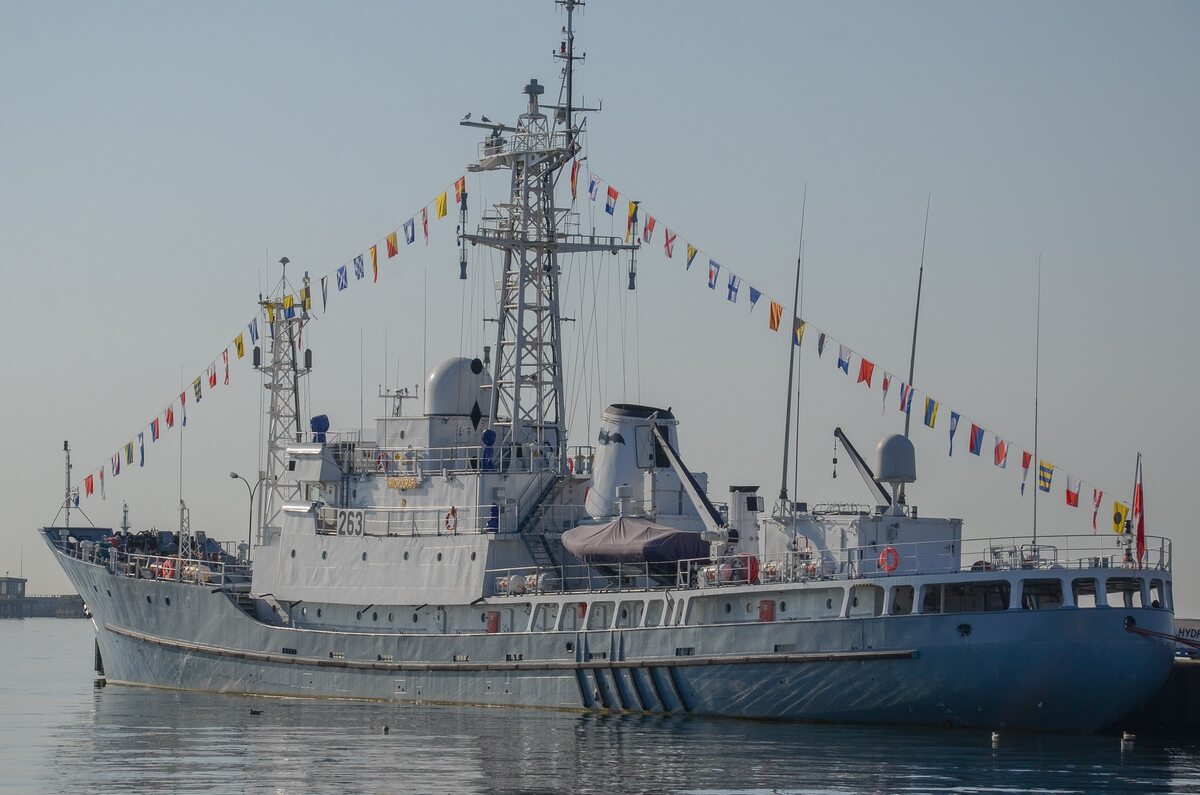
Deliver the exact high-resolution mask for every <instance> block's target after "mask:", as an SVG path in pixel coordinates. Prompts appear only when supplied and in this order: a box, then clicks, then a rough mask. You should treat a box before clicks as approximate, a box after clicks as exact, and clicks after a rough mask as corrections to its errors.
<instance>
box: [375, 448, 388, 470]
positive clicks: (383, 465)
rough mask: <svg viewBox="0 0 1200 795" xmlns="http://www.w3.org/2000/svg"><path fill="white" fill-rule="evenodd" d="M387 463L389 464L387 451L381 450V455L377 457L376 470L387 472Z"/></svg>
mask: <svg viewBox="0 0 1200 795" xmlns="http://www.w3.org/2000/svg"><path fill="white" fill-rule="evenodd" d="M387 465H388V458H387V453H385V452H383V451H382V450H380V451H379V455H377V456H376V457H375V471H376V472H386V471H387Z"/></svg>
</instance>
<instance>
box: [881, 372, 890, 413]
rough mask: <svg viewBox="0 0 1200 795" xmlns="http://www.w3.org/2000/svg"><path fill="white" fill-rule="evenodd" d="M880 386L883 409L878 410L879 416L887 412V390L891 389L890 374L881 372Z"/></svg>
mask: <svg viewBox="0 0 1200 795" xmlns="http://www.w3.org/2000/svg"><path fill="white" fill-rule="evenodd" d="M882 386H883V408H882V409H880V410H879V413H880V414H882V413H883V412H885V411H887V396H888V390H889V389H891V388H892V374H891V373H889V372H888V371H887V370H884V371H883V384H882Z"/></svg>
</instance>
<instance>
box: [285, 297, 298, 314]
mask: <svg viewBox="0 0 1200 795" xmlns="http://www.w3.org/2000/svg"><path fill="white" fill-rule="evenodd" d="M295 305H296V296H294V295H292V294H291V293H288V294H287V295H285V296H284V297H283V313H284V315H287V316H288V317H290V315H288V312H289V311H290V310H291V308H292V307H293V306H295Z"/></svg>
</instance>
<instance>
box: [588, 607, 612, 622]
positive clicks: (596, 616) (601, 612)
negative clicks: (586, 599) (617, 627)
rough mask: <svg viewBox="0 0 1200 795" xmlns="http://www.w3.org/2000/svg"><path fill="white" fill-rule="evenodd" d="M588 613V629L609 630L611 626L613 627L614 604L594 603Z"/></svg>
mask: <svg viewBox="0 0 1200 795" xmlns="http://www.w3.org/2000/svg"><path fill="white" fill-rule="evenodd" d="M587 612H588V615H587V628H588V629H608V628H609V627H610V626H612V618H613V603H612V602H593V603H592V604H591V605H590V606H589V607H588V611H587Z"/></svg>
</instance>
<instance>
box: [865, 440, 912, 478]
mask: <svg viewBox="0 0 1200 795" xmlns="http://www.w3.org/2000/svg"><path fill="white" fill-rule="evenodd" d="M875 476H876V477H877V478H879V481H880V482H881V483H912V482H914V481H915V480H916V479H917V453H916V450H915V449H913V443H912V442H911V441H909V440H908V439H907V438H906V437H904V436H901V435H900V434H898V433H894V434H892V435H891V436H885V437H884V438H883V439H881V440H880V442H879V446H878V447H876V448H875Z"/></svg>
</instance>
